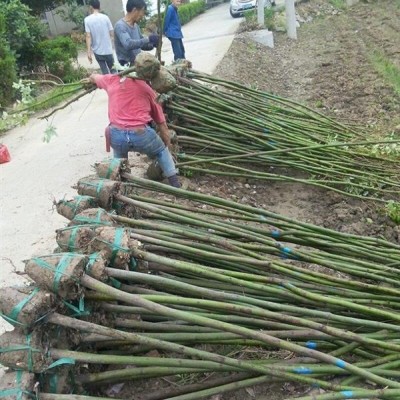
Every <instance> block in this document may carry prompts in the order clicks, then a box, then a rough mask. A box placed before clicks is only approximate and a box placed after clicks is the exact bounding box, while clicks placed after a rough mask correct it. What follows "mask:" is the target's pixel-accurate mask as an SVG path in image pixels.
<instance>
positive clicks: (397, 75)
mask: <svg viewBox="0 0 400 400" xmlns="http://www.w3.org/2000/svg"><path fill="white" fill-rule="evenodd" d="M370 60H371V63H372V65H373V66H374V68H375V70H376V71H377V72H378V73H379V74H380V75H381V76H382V77H383V79H384V80H385V81H386V82H387V83H388V84H389V85H390V86H391V87H392V88H393V90H394V92H395V93H396V94H398V95H400V68H399V67H397V66H396V65H395V64H394V63H393V62H391V61H390V60H389V59H388V58H387V57H386V56H385V54H384V53H383V52H381V51H379V50H375V51H373V52H372V53H371V56H370Z"/></svg>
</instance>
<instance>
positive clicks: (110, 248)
mask: <svg viewBox="0 0 400 400" xmlns="http://www.w3.org/2000/svg"><path fill="white" fill-rule="evenodd" d="M90 249H91V251H92V252H97V251H101V252H102V253H103V254H104V255H105V257H106V258H107V259H108V260H109V263H110V266H112V267H114V268H120V269H125V268H127V265H128V263H129V261H130V258H131V255H130V249H129V233H128V231H127V230H126V229H125V228H113V227H99V228H97V229H96V237H95V238H94V240H93V241H92V242H91V244H90Z"/></svg>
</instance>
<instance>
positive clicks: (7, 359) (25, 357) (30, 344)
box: [0, 330, 52, 373]
mask: <svg viewBox="0 0 400 400" xmlns="http://www.w3.org/2000/svg"><path fill="white" fill-rule="evenodd" d="M44 347H45V346H43V344H42V340H41V336H40V334H39V333H38V332H37V331H34V332H32V333H31V334H29V335H25V334H23V333H21V332H18V331H15V330H14V331H12V332H6V333H3V334H2V335H1V336H0V349H1V350H2V351H1V352H0V364H2V365H4V366H6V367H9V368H12V369H22V370H24V371H28V372H35V373H38V372H42V371H44V370H45V369H46V368H47V367H48V366H49V365H50V364H51V363H52V360H51V359H50V358H47V357H45V355H44V352H43V350H42V349H43V348H44Z"/></svg>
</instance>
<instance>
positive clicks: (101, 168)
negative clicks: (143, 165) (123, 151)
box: [95, 158, 130, 181]
mask: <svg viewBox="0 0 400 400" xmlns="http://www.w3.org/2000/svg"><path fill="white" fill-rule="evenodd" d="M95 169H96V174H97V176H98V177H99V178H102V179H110V180H112V181H120V180H121V173H123V172H129V171H130V168H129V166H128V160H126V159H122V158H112V159H110V160H105V161H102V162H99V163H96V164H95Z"/></svg>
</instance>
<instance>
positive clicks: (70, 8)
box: [57, 0, 87, 32]
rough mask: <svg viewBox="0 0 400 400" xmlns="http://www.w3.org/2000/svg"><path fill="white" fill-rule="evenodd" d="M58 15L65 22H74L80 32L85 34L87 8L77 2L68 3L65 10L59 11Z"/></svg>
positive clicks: (74, 0)
mask: <svg viewBox="0 0 400 400" xmlns="http://www.w3.org/2000/svg"><path fill="white" fill-rule="evenodd" d="M57 14H58V15H60V17H61V18H62V19H63V20H64V21H68V22H72V23H73V24H75V25H76V28H77V29H78V30H79V31H80V32H84V30H85V27H84V22H83V21H84V19H85V17H86V15H87V14H86V7H84V6H81V5H80V4H78V2H77V1H76V0H70V1H67V2H66V4H64V8H62V9H60V10H58V11H57Z"/></svg>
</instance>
